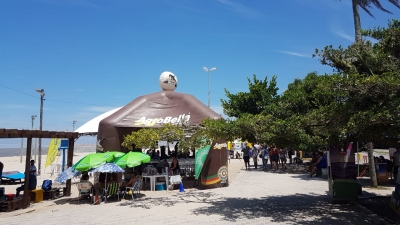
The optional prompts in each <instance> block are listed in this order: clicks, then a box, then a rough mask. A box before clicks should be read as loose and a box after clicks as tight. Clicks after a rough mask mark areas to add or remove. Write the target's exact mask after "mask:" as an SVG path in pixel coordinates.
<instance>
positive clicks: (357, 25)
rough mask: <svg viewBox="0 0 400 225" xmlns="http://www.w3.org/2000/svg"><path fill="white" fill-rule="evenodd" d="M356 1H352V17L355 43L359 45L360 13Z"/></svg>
mask: <svg viewBox="0 0 400 225" xmlns="http://www.w3.org/2000/svg"><path fill="white" fill-rule="evenodd" d="M358 1H359V0H352V4H353V17H354V31H355V35H356V42H357V43H359V42H361V41H362V36H361V20H360V12H359V10H358V9H359V8H358Z"/></svg>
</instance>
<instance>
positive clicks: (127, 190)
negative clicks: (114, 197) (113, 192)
mask: <svg viewBox="0 0 400 225" xmlns="http://www.w3.org/2000/svg"><path fill="white" fill-rule="evenodd" d="M129 191H131V196H132V200H133V195H134V194H135V195H136V198H137V194H140V180H138V181H136V182H135V184H134V185H133V187H125V191H124V195H123V196H122V198H125V194H126V193H127V192H128V193H129ZM135 192H136V193H135Z"/></svg>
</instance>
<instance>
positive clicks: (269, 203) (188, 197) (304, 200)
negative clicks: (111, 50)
mask: <svg viewBox="0 0 400 225" xmlns="http://www.w3.org/2000/svg"><path fill="white" fill-rule="evenodd" d="M187 203H203V204H204V206H203V207H199V208H197V209H195V210H192V213H193V214H194V215H198V216H204V215H206V216H220V217H221V220H222V221H229V222H236V221H238V220H242V219H255V218H265V219H266V220H265V222H266V223H267V222H268V221H271V222H275V223H287V222H289V223H296V224H376V223H379V222H381V220H380V219H379V218H376V217H374V216H371V215H370V214H369V212H367V211H364V210H363V209H362V208H360V206H359V205H358V204H340V205H339V204H331V203H330V202H329V201H328V198H327V196H326V195H316V194H315V195H313V194H309V195H305V194H295V195H289V196H270V197H260V198H250V199H249V198H240V197H238V198H231V197H228V198H225V197H222V196H221V195H218V194H215V193H213V192H202V191H196V192H189V193H183V194H176V195H172V196H168V197H159V198H139V199H135V200H134V201H125V202H122V203H120V204H118V206H129V207H133V208H144V209H152V208H153V207H157V206H164V207H173V206H175V205H177V204H187Z"/></svg>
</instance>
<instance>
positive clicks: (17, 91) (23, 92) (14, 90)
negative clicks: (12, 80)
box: [0, 84, 38, 99]
mask: <svg viewBox="0 0 400 225" xmlns="http://www.w3.org/2000/svg"><path fill="white" fill-rule="evenodd" d="M0 86H1V87H3V88H6V89H9V90H11V91H15V92H18V93H20V94H23V95H28V96H30V97H32V98H36V99H38V97H37V96H34V95H30V94H27V93H25V92H22V91H18V90H15V89H13V88H10V87H6V86H4V85H1V84H0Z"/></svg>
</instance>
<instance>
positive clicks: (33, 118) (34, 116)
mask: <svg viewBox="0 0 400 225" xmlns="http://www.w3.org/2000/svg"><path fill="white" fill-rule="evenodd" d="M36 117H37V116H36V115H32V116H31V118H32V130H33V121H35V118H36Z"/></svg>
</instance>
